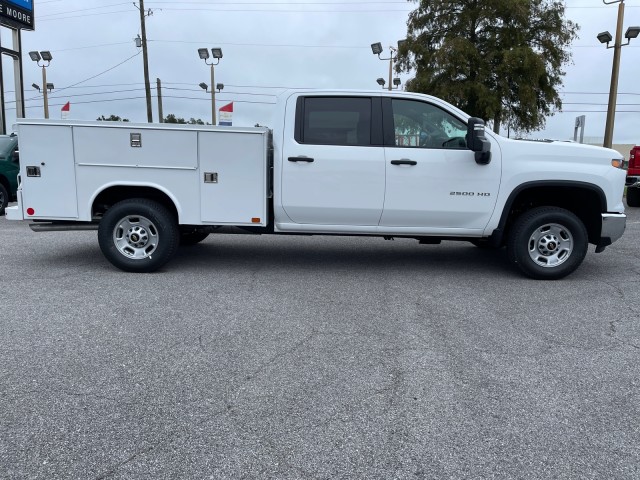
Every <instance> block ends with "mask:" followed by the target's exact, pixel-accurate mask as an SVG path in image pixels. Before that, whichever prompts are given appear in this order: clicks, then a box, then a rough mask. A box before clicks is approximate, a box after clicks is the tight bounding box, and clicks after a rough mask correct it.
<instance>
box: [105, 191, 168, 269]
mask: <svg viewBox="0 0 640 480" xmlns="http://www.w3.org/2000/svg"><path fill="white" fill-rule="evenodd" d="M179 241H180V230H179V229H178V222H177V219H176V218H175V216H174V215H172V214H171V213H170V212H169V211H168V210H167V209H166V208H165V207H163V206H162V205H160V204H159V203H157V202H154V201H152V200H147V199H145V198H135V199H131V200H123V201H121V202H118V203H116V204H115V205H113V206H112V207H111V208H109V209H108V210H107V211H106V213H105V214H104V216H103V217H102V220H101V221H100V225H99V227H98V242H99V244H100V249H101V250H102V253H103V254H104V256H105V257H107V260H109V261H110V262H111V263H112V264H113V265H114V266H116V267H118V268H119V269H120V270H124V271H125V272H154V271H156V270H158V269H159V268H160V267H162V266H163V265H164V264H166V263H167V262H168V261H169V260H171V258H172V257H173V256H174V254H175V253H176V251H177V249H178V242H179Z"/></svg>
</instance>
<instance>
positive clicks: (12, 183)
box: [0, 134, 20, 215]
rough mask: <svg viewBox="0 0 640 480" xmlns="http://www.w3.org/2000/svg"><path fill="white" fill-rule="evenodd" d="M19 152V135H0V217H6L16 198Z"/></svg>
mask: <svg viewBox="0 0 640 480" xmlns="http://www.w3.org/2000/svg"><path fill="white" fill-rule="evenodd" d="M17 150H18V136H17V135H15V134H12V135H0V215H4V209H5V208H6V207H7V205H8V204H9V202H10V201H11V200H14V199H15V198H16V190H17V189H18V172H19V170H20V165H19V163H18V156H17V155H15V156H14V152H16V151H17Z"/></svg>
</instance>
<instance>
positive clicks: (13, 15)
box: [0, 0, 34, 30]
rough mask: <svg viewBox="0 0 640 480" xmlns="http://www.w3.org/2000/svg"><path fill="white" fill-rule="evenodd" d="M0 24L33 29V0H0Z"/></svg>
mask: <svg viewBox="0 0 640 480" xmlns="http://www.w3.org/2000/svg"><path fill="white" fill-rule="evenodd" d="M0 24H1V25H4V26H5V27H9V28H18V29H23V30H33V29H34V20H33V0H0Z"/></svg>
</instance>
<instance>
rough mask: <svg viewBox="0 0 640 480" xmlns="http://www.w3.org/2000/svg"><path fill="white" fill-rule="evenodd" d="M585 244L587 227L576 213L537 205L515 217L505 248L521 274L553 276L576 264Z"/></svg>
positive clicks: (580, 261)
mask: <svg viewBox="0 0 640 480" xmlns="http://www.w3.org/2000/svg"><path fill="white" fill-rule="evenodd" d="M588 244H589V242H588V235H587V229H586V228H585V226H584V224H583V223H582V221H581V220H580V219H579V218H578V217H577V216H576V215H574V214H573V213H571V212H570V211H568V210H565V209H564V208H558V207H538V208H534V209H532V210H529V211H528V212H525V213H524V214H522V215H521V216H520V217H519V218H518V219H517V220H516V221H515V223H514V224H513V227H512V228H511V231H510V234H509V239H508V244H507V251H508V254H509V259H510V260H511V262H512V263H513V264H515V265H516V266H517V267H518V268H519V269H520V270H521V271H522V272H523V273H524V274H525V275H527V276H529V277H531V278H535V279H539V280H556V279H559V278H563V277H566V276H567V275H569V274H570V273H572V272H573V271H574V270H575V269H576V268H578V267H579V266H580V264H581V263H582V261H583V260H584V257H585V255H586V254H587V247H588Z"/></svg>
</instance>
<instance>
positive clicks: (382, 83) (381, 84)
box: [376, 77, 387, 88]
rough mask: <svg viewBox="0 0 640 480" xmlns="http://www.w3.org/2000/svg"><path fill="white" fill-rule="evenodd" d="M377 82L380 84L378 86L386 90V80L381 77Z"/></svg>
mask: <svg viewBox="0 0 640 480" xmlns="http://www.w3.org/2000/svg"><path fill="white" fill-rule="evenodd" d="M376 82H377V83H378V85H380V86H381V87H382V88H384V84H385V83H387V82H385V81H384V78H382V77H380V78H378V79H377V80H376Z"/></svg>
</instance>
